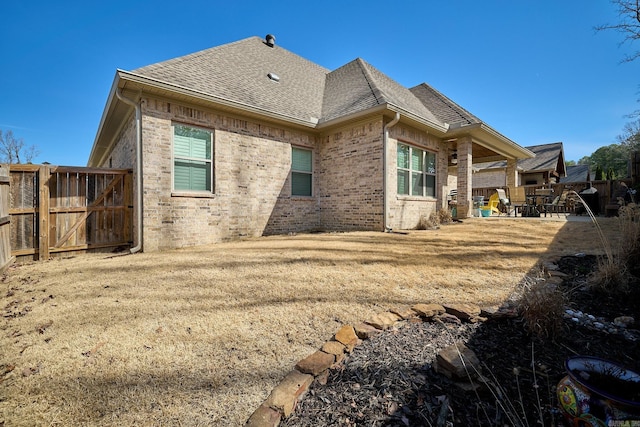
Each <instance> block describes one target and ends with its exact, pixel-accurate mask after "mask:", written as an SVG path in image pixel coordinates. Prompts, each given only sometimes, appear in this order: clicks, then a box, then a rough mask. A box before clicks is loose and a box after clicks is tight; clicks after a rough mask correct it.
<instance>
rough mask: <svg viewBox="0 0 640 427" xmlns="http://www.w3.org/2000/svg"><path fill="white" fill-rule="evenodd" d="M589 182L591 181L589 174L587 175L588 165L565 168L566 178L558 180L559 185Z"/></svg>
mask: <svg viewBox="0 0 640 427" xmlns="http://www.w3.org/2000/svg"><path fill="white" fill-rule="evenodd" d="M589 181H591V174H590V173H589V165H573V166H567V176H565V177H562V178H560V182H561V183H570V182H589Z"/></svg>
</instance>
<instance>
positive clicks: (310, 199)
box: [290, 196, 316, 202]
mask: <svg viewBox="0 0 640 427" xmlns="http://www.w3.org/2000/svg"><path fill="white" fill-rule="evenodd" d="M290 198H291V200H302V201H308V202H313V201H315V200H316V198H315V197H313V196H291V197H290Z"/></svg>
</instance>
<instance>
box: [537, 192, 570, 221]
mask: <svg viewBox="0 0 640 427" xmlns="http://www.w3.org/2000/svg"><path fill="white" fill-rule="evenodd" d="M569 193H570V190H568V189H566V190H562V193H561V194H560V195H559V196H556V197H555V199H553V201H552V202H551V203H545V204H544V205H543V209H544V216H545V217H546V216H547V213H549V214H550V215H551V216H553V214H554V213H555V214H557V215H558V217H559V216H560V214H561V213H567V212H570V209H571V205H570V204H569V205H568V202H570V200H569Z"/></svg>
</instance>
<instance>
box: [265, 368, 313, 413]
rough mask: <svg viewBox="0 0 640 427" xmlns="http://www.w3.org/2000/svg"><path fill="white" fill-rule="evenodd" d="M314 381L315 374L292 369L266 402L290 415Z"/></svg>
mask: <svg viewBox="0 0 640 427" xmlns="http://www.w3.org/2000/svg"><path fill="white" fill-rule="evenodd" d="M312 382H313V376H311V375H307V374H303V373H301V372H298V371H291V372H290V373H289V374H288V375H287V376H286V377H284V379H283V380H282V382H280V384H278V385H277V386H276V387H275V388H274V389H273V390H272V391H271V394H270V395H269V397H268V398H267V400H266V402H265V404H266V405H268V406H269V407H271V408H273V409H276V410H278V411H280V412H281V413H282V414H284V416H285V417H288V416H289V415H291V413H292V412H293V410H294V409H295V407H296V405H297V403H298V400H300V398H302V396H304V395H305V394H306V393H307V391H308V390H309V386H310V385H311V383H312Z"/></svg>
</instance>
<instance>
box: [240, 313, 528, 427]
mask: <svg viewBox="0 0 640 427" xmlns="http://www.w3.org/2000/svg"><path fill="white" fill-rule="evenodd" d="M515 315H516V313H515V311H514V310H512V309H510V308H486V309H481V308H480V307H479V306H477V305H475V304H469V303H461V304H444V305H440V304H415V305H414V306H412V307H408V306H407V307H399V308H395V309H391V310H389V311H385V312H382V313H378V314H376V315H374V316H373V317H372V318H371V319H370V320H367V321H365V322H363V323H360V324H357V325H355V326H352V325H344V326H342V327H341V328H340V329H339V330H338V332H336V334H335V335H334V336H333V339H332V340H331V341H327V342H326V343H324V344H323V345H322V347H321V348H320V349H319V350H317V351H316V352H315V353H313V354H311V355H309V356H307V357H306V358H304V359H302V360H300V361H299V362H298V363H297V364H296V366H295V369H294V370H292V371H291V372H289V373H288V374H287V375H286V376H285V377H284V379H283V380H282V381H281V382H280V384H278V385H277V386H276V387H275V388H274V389H273V390H272V391H271V394H270V395H269V397H268V398H267V400H265V401H264V402H263V403H262V404H261V405H260V406H259V407H258V409H256V410H255V411H254V412H253V414H252V415H251V417H249V420H247V423H246V424H245V425H246V426H247V427H277V426H278V425H279V424H280V421H281V420H282V419H283V418H287V417H289V415H291V414H292V413H293V411H295V409H296V406H297V404H298V402H299V401H300V400H302V398H303V397H304V396H305V394H306V393H307V391H308V390H309V387H310V386H311V384H312V383H313V381H314V380H315V381H317V382H318V383H320V384H323V385H324V384H326V383H327V379H328V378H329V369H332V368H337V367H338V366H340V365H341V364H342V363H343V362H344V359H345V357H346V355H347V354H348V353H351V352H352V351H353V349H354V348H355V347H356V346H357V345H358V344H359V343H360V342H362V340H366V339H369V338H371V337H373V336H375V335H377V334H379V333H381V332H382V331H384V330H386V329H389V328H391V327H393V326H395V325H396V324H397V323H399V322H404V321H409V322H419V321H424V322H431V321H442V322H445V323H451V322H454V323H459V322H463V321H464V322H472V323H476V322H484V321H486V320H487V318H488V317H511V316H515Z"/></svg>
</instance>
